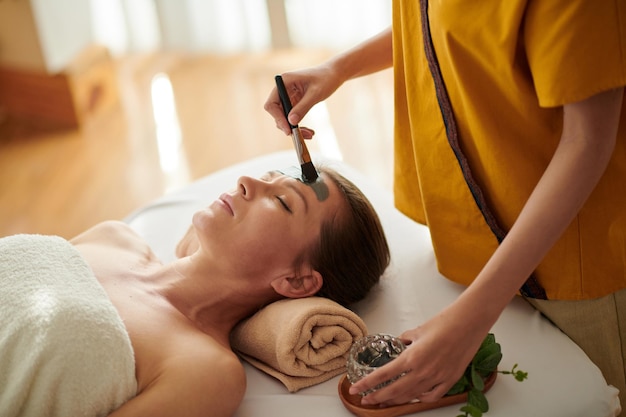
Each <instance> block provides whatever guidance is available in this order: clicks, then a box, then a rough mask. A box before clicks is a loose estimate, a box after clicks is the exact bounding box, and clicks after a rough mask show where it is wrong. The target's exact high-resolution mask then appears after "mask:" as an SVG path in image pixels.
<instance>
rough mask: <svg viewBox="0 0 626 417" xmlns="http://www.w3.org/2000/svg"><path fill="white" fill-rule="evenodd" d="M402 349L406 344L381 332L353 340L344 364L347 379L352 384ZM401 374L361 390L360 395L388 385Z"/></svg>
mask: <svg viewBox="0 0 626 417" xmlns="http://www.w3.org/2000/svg"><path fill="white" fill-rule="evenodd" d="M404 349H406V346H405V345H404V343H402V341H401V340H400V339H398V338H397V337H394V336H391V335H388V334H382V333H378V334H371V335H368V336H365V337H363V338H361V339H359V340H357V341H355V342H354V343H353V344H352V347H351V348H350V354H349V356H348V362H347V364H346V366H347V369H348V381H350V383H351V384H354V383H355V382H357V381H359V380H361V379H363V378H364V377H365V376H366V375H369V374H370V373H372V372H374V371H375V370H376V369H378V368H379V367H381V366H383V365H385V364H386V363H389V362H391V361H392V360H394V359H395V358H397V357H398V355H400V353H402V351H403V350H404ZM402 375H403V374H401V375H398V376H397V377H395V378H392V379H390V380H389V381H385V382H383V383H382V384H379V385H377V386H376V387H374V388H373V389H371V390H369V391H367V392H362V393H361V395H367V394H369V393H371V392H374V391H376V390H378V389H380V388H382V387H384V386H386V385H389V384H391V383H392V382H393V381H395V380H396V379H398V378H400V377H401V376H402Z"/></svg>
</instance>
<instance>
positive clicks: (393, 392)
mask: <svg viewBox="0 0 626 417" xmlns="http://www.w3.org/2000/svg"><path fill="white" fill-rule="evenodd" d="M462 310H463V308H462V306H459V305H458V304H457V305H455V304H454V303H453V304H451V305H450V306H449V307H448V308H446V309H444V310H443V311H442V312H441V313H440V314H438V315H437V316H435V317H433V318H432V319H430V320H429V321H427V322H425V323H424V324H422V325H421V326H419V327H416V328H415V329H412V330H408V331H406V332H404V333H403V334H402V335H400V338H401V339H402V340H403V341H404V342H405V343H408V344H409V345H408V346H407V348H406V350H405V351H404V352H402V354H400V356H398V357H397V358H396V359H395V360H393V361H391V362H389V363H388V364H386V365H385V366H383V367H381V368H380V369H378V370H376V371H375V372H372V373H371V374H369V375H368V376H367V377H365V378H363V379H362V380H360V381H358V382H357V383H355V384H354V385H352V386H351V387H350V393H351V394H358V393H359V392H364V391H367V390H368V389H371V388H373V387H375V386H377V385H378V384H380V383H382V382H385V381H388V380H390V379H392V378H394V377H396V376H398V375H401V374H402V373H405V372H406V375H404V376H402V377H401V378H399V379H398V380H396V381H395V382H393V383H392V384H389V385H387V386H385V387H383V388H381V389H379V390H377V391H375V392H373V393H371V394H368V395H366V396H365V397H363V398H362V400H361V403H362V404H363V405H374V404H380V405H381V406H391V405H397V404H405V403H407V402H409V401H412V400H414V399H416V398H417V399H419V400H420V401H422V402H434V401H437V400H438V399H440V398H441V397H443V396H444V395H445V394H446V393H447V392H448V391H449V390H450V388H451V387H452V386H453V385H454V384H455V383H456V382H457V381H458V380H459V378H461V376H462V375H463V372H464V371H465V369H466V368H467V365H468V364H469V363H470V362H471V360H472V358H473V357H474V355H475V354H476V352H477V351H478V348H479V347H480V344H481V343H482V341H483V339H484V338H485V336H486V335H487V333H488V331H489V328H490V327H491V325H490V324H489V322H490V321H491V320H488V321H486V322H485V321H482V320H478V321H477V322H475V323H478V326H472V325H470V323H471V322H472V321H471V320H469V321H468V318H469V317H464V316H463V314H464V312H463V311H462ZM473 315H474V314H471V313H470V317H471V316H473ZM473 318H474V319H475V318H476V317H473ZM483 319H484V317H483Z"/></svg>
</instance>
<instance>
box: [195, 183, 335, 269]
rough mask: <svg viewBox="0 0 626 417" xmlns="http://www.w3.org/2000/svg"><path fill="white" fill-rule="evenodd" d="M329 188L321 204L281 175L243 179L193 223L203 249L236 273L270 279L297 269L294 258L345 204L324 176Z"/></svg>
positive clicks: (310, 190) (313, 194) (307, 190)
mask: <svg viewBox="0 0 626 417" xmlns="http://www.w3.org/2000/svg"><path fill="white" fill-rule="evenodd" d="M320 180H321V181H323V182H324V183H325V185H326V187H327V188H328V198H326V199H324V200H322V201H320V199H318V196H317V195H316V192H315V190H314V189H313V188H312V187H311V186H310V185H307V184H304V183H303V182H301V181H299V180H298V179H296V178H294V177H292V176H288V175H284V174H282V173H280V172H278V171H272V172H268V173H267V174H265V175H263V176H262V177H261V178H260V179H254V178H250V177H241V178H239V180H238V181H237V188H236V189H235V190H233V191H231V192H228V193H224V194H222V195H221V196H220V197H219V198H218V199H217V200H216V201H214V202H213V203H212V204H210V205H209V206H208V207H206V208H205V209H203V210H201V211H199V212H197V213H196V214H195V215H194V217H193V225H194V227H195V228H196V232H197V235H198V238H199V240H200V244H201V245H202V246H204V248H205V249H206V250H207V251H208V252H209V253H211V254H214V255H217V256H216V257H215V259H216V260H217V262H221V263H222V264H223V265H224V266H225V267H229V268H230V267H232V268H238V269H237V270H236V271H232V272H237V273H259V274H262V273H263V272H265V273H267V271H268V270H270V269H269V268H279V269H280V268H293V265H294V262H295V260H296V258H297V257H298V256H299V255H301V254H302V253H303V252H304V251H305V250H306V249H307V248H310V247H311V245H312V244H313V243H315V242H317V241H318V239H319V233H320V228H321V226H322V224H323V223H325V222H328V221H330V220H331V219H332V218H333V217H335V216H336V215H337V214H338V213H339V212H340V210H341V209H342V207H345V202H344V201H343V197H342V195H341V194H340V191H339V190H338V188H337V186H336V185H335V183H334V181H333V180H331V179H330V178H329V177H328V176H327V175H326V174H324V173H321V174H320V179H318V181H320Z"/></svg>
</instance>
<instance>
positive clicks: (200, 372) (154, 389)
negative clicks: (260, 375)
mask: <svg viewBox="0 0 626 417" xmlns="http://www.w3.org/2000/svg"><path fill="white" fill-rule="evenodd" d="M207 356H208V357H207ZM245 390H246V377H245V372H244V370H243V366H242V365H241V362H240V361H239V360H238V359H237V357H236V356H235V355H234V354H233V355H232V356H225V357H224V356H220V357H217V356H215V355H191V356H189V352H181V356H180V357H179V358H175V359H173V360H172V361H170V364H169V366H167V369H165V370H163V371H162V372H161V374H160V375H159V377H158V378H157V379H156V380H154V381H153V382H152V383H151V384H150V385H148V386H147V387H146V388H145V389H144V390H143V391H142V392H140V393H139V394H138V395H137V396H136V397H134V398H133V399H131V400H130V401H128V402H127V403H125V404H123V405H122V406H121V407H120V408H118V409H117V410H116V411H114V412H113V413H112V414H110V415H109V417H140V416H141V417H143V416H146V417H182V416H184V417H207V416H212V417H231V416H232V415H233V414H234V413H235V411H236V410H237V408H238V407H239V404H240V403H241V400H242V399H243V395H244V393H245Z"/></svg>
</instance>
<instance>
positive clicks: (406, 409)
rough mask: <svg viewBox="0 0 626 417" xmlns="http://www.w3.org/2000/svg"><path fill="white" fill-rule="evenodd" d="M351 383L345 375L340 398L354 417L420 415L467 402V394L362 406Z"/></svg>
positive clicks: (490, 379) (489, 381)
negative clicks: (403, 402)
mask: <svg viewBox="0 0 626 417" xmlns="http://www.w3.org/2000/svg"><path fill="white" fill-rule="evenodd" d="M497 375H498V373H497V372H493V373H492V374H491V375H489V376H488V377H487V379H485V389H484V390H483V392H487V391H489V389H490V388H491V387H492V386H493V384H494V382H496V377H497ZM351 385H352V384H350V381H348V377H347V375H344V376H343V377H342V378H341V379H340V380H339V386H338V389H339V398H341V402H342V403H343V405H344V406H345V407H346V408H347V409H348V410H349V411H350V412H351V413H352V414H354V415H357V416H359V417H396V416H403V415H405V414H411V413H419V412H420V411H426V410H431V409H433V408H440V407H446V406H448V405H453V404H460V403H464V402H467V392H463V393H461V394H456V395H448V396H445V397H442V398H441V399H439V400H438V401H435V402H431V403H422V402H419V401H415V402H411V403H408V404H401V405H393V406H390V407H384V408H381V407H379V406H378V405H361V396H360V395H358V394H357V395H352V394H350V393H349V391H348V390H349V389H350V386H351Z"/></svg>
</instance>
